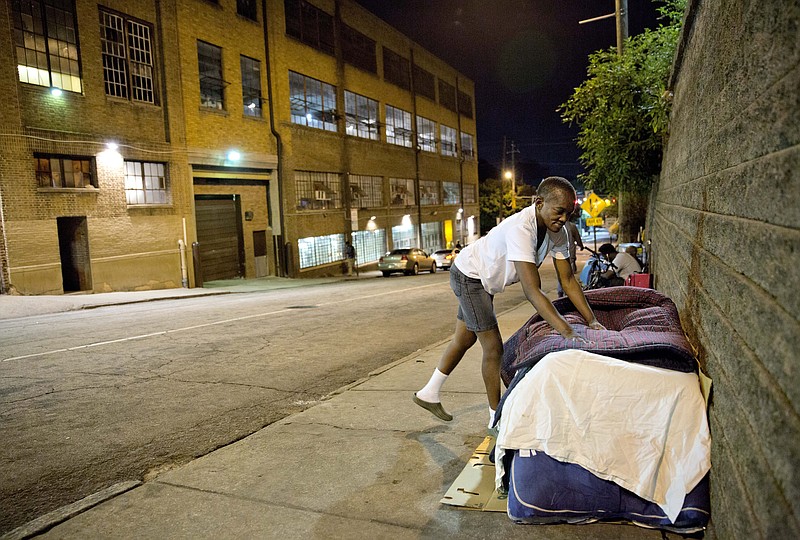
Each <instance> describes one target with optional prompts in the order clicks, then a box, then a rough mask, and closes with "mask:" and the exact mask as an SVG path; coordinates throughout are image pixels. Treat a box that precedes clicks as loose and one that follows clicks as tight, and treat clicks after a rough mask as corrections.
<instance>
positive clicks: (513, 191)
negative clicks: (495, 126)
mask: <svg viewBox="0 0 800 540" xmlns="http://www.w3.org/2000/svg"><path fill="white" fill-rule="evenodd" d="M515 154H519V150H518V149H517V146H516V145H515V144H514V141H511V209H512V210H516V209H517V169H516V168H515V167H514V161H515V159H514V156H515Z"/></svg>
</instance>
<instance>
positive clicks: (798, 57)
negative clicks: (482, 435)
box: [649, 0, 800, 539]
mask: <svg viewBox="0 0 800 540" xmlns="http://www.w3.org/2000/svg"><path fill="white" fill-rule="evenodd" d="M689 4H690V6H689V10H688V13H687V19H686V21H685V26H684V31H683V36H682V42H681V45H680V47H679V51H678V54H677V55H676V64H675V66H674V68H673V76H672V83H671V85H672V88H673V90H674V108H673V112H672V117H671V123H670V131H671V132H670V138H669V143H668V146H667V149H666V153H665V156H664V163H663V170H662V174H661V179H660V182H659V185H658V186H657V189H656V190H654V192H653V195H652V199H651V207H650V215H649V228H650V231H651V239H652V241H653V253H654V258H653V271H654V273H655V277H656V286H657V288H658V289H659V290H661V291H663V292H664V293H666V294H668V295H669V296H670V297H671V298H672V299H673V300H674V301H675V303H676V304H677V306H678V308H679V310H680V313H681V318H682V322H683V325H684V329H685V330H686V331H687V333H688V334H689V337H690V339H691V341H692V343H693V344H694V345H695V346H696V347H697V351H698V355H699V358H700V360H701V363H702V365H703V367H704V369H705V370H706V371H707V373H708V374H709V375H710V376H711V377H712V378H713V380H714V390H713V395H712V401H711V406H710V422H711V429H712V437H713V446H712V461H713V468H712V477H711V478H712V522H713V527H712V532H713V533H714V536H716V537H719V538H725V539H728V538H748V539H750V538H798V537H800V482H798V465H800V444H798V441H800V415H798V410H799V409H800V384H799V383H800V360H799V359H798V354H799V352H800V324H799V323H798V318H800V293H798V290H797V286H798V284H800V264H799V263H800V257H798V254H800V92H799V91H798V89H800V38H798V36H800V33H799V32H798V26H799V25H800V4H798V3H797V2H786V1H784V0H766V1H764V2H754V1H750V0H730V1H728V2H699V1H690V2H689Z"/></svg>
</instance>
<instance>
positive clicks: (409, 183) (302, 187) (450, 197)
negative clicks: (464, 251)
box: [294, 171, 476, 210]
mask: <svg viewBox="0 0 800 540" xmlns="http://www.w3.org/2000/svg"><path fill="white" fill-rule="evenodd" d="M294 178H295V193H296V200H297V209H298V210H330V209H334V208H343V205H344V201H343V199H342V191H343V190H342V181H343V179H342V175H340V174H338V173H329V172H309V171H295V173H294ZM348 186H349V189H350V205H351V207H352V208H382V207H385V206H415V205H416V198H415V195H414V194H415V190H414V180H413V179H411V178H389V191H388V193H386V192H385V191H384V182H383V177H382V176H365V175H355V174H354V175H350V177H349V182H348ZM463 188H464V203H465V204H467V203H475V200H476V199H475V195H476V193H475V185H473V184H464V186H463ZM387 203H388V204H387ZM419 204H420V205H436V204H445V205H458V204H461V184H460V183H459V182H447V181H443V182H439V181H436V180H420V182H419Z"/></svg>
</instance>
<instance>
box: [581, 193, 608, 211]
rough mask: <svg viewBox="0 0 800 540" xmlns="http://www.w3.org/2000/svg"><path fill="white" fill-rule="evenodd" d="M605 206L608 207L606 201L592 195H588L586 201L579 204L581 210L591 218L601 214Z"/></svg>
mask: <svg viewBox="0 0 800 540" xmlns="http://www.w3.org/2000/svg"><path fill="white" fill-rule="evenodd" d="M606 206H608V205H607V204H606V201H604V200H603V199H601V198H600V197H598V196H597V195H595V194H594V193H589V196H588V197H586V200H584V201H583V204H581V208H583V209H584V210H585V211H586V213H587V214H589V215H590V216H592V217H597V216H599V215H600V212H602V211H603V210H604V209H605V207H606Z"/></svg>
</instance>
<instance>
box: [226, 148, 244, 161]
mask: <svg viewBox="0 0 800 540" xmlns="http://www.w3.org/2000/svg"><path fill="white" fill-rule="evenodd" d="M240 159H242V154H240V153H239V152H237V151H236V150H231V151H230V152H228V161H239V160H240Z"/></svg>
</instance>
